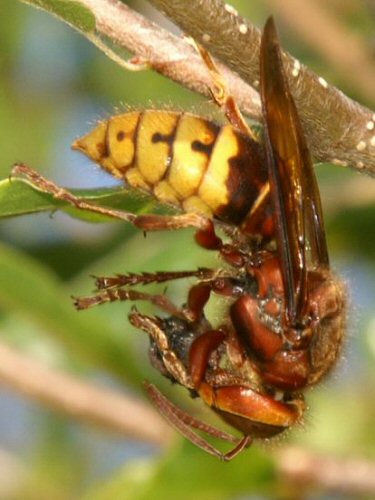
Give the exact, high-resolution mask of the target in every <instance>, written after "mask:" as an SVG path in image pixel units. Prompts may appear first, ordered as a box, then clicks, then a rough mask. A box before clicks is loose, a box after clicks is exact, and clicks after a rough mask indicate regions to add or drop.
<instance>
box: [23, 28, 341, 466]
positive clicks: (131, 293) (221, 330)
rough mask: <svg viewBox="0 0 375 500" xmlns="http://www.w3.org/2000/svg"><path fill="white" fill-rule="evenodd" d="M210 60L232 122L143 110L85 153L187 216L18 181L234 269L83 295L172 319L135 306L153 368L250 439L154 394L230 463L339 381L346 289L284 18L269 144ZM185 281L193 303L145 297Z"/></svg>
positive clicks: (265, 82)
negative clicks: (211, 253)
mask: <svg viewBox="0 0 375 500" xmlns="http://www.w3.org/2000/svg"><path fill="white" fill-rule="evenodd" d="M200 50H201V54H202V57H203V59H204V61H205V63H206V65H207V68H208V70H209V71H210V72H211V75H212V80H213V85H212V94H213V97H214V100H215V101H216V103H217V104H218V105H219V106H220V107H221V108H222V109H223V111H224V112H225V114H226V116H227V118H228V120H229V123H228V124H226V125H222V126H219V125H216V124H214V123H213V122H211V121H209V120H206V119H204V118H201V117H198V116H194V115H190V114H187V113H177V112H171V111H155V110H154V111H151V110H146V111H142V112H131V113H125V114H121V115H118V116H115V117H112V118H111V119H109V120H106V121H103V122H101V123H99V124H98V126H97V127H96V128H95V129H94V130H93V131H92V132H90V133H89V134H88V135H87V136H85V137H83V138H81V139H78V140H77V141H76V142H75V143H74V145H73V147H74V148H75V149H78V150H81V151H82V152H84V153H85V154H86V155H88V156H89V157H90V158H92V159H93V160H94V161H96V162H98V163H99V164H100V165H101V166H102V167H103V168H104V169H106V170H107V171H109V172H110V173H111V174H112V175H114V176H116V177H119V178H121V179H124V180H125V181H126V182H127V184H129V185H130V186H132V187H135V188H138V189H140V190H143V191H145V192H147V193H151V194H153V195H154V196H155V198H157V199H158V200H159V201H161V202H163V203H166V204H169V205H172V206H174V207H176V208H178V209H180V210H181V212H182V213H180V214H178V215H172V216H162V215H153V214H150V215H141V216H137V215H134V214H132V213H129V212H123V211H118V210H112V209H109V208H103V207H98V206H94V205H91V204H89V203H87V202H85V201H83V200H80V199H78V198H76V197H74V196H73V195H72V194H71V193H70V192H69V191H66V190H64V189H61V188H59V187H57V186H56V185H54V184H53V183H51V182H50V181H47V180H46V179H44V178H42V177H41V176H40V175H39V174H37V173H36V172H35V171H33V170H31V169H30V168H29V167H26V166H24V165H17V166H16V167H15V169H14V173H15V174H17V175H19V174H23V175H25V176H27V177H28V178H29V180H30V181H31V182H33V183H34V184H35V185H36V186H37V187H38V188H39V189H41V190H43V191H46V192H49V193H51V194H53V195H54V196H55V197H56V198H58V199H61V200H65V201H67V202H68V203H70V204H72V205H74V206H75V207H77V208H80V209H85V210H91V211H94V212H98V213H102V214H105V215H109V216H111V217H114V218H117V219H121V220H124V221H127V222H130V223H132V224H134V225H135V226H137V227H139V228H140V229H142V230H144V231H151V230H165V229H179V228H184V227H193V228H195V229H196V241H197V243H198V244H199V245H201V246H202V247H204V248H207V249H211V250H216V251H217V252H218V254H219V256H220V257H221V259H222V260H223V261H224V263H225V266H223V267H222V268H219V269H202V268H198V269H197V270H193V271H181V272H168V271H166V272H156V273H144V274H132V273H130V274H124V275H116V276H109V277H102V278H98V280H97V288H98V291H97V294H96V295H94V296H92V297H83V298H78V299H76V306H77V308H78V309H87V308H89V307H91V306H93V305H97V304H102V303H105V302H109V301H114V300H134V301H137V300H146V301H150V302H152V303H153V304H155V305H156V306H157V307H158V308H159V309H160V310H161V311H163V312H164V313H166V316H165V317H158V316H146V315H144V314H141V313H140V312H138V311H136V310H133V311H132V312H131V314H130V316H129V319H130V322H131V323H132V324H133V325H135V326H136V327H137V328H139V329H141V330H143V331H145V332H146V333H147V334H148V335H149V338H150V357H151V361H152V363H153V365H154V366H155V368H156V369H158V370H159V371H160V372H161V373H162V374H163V375H165V376H166V377H168V378H169V379H170V380H172V381H173V382H177V383H179V384H181V385H182V386H184V387H186V388H187V389H188V390H189V392H190V394H191V395H192V396H198V397H200V398H201V399H202V400H203V401H204V402H205V403H206V404H207V405H208V406H209V407H211V408H212V410H213V411H214V412H215V413H217V414H218V415H219V416H220V417H221V418H222V419H223V420H224V421H226V422H227V423H228V424H230V425H231V426H232V427H233V428H235V429H237V430H238V431H240V432H241V434H242V435H243V438H242V439H237V438H235V437H233V436H231V435H229V434H227V433H224V432H222V431H220V430H218V429H216V428H214V427H211V426H210V425H208V424H205V423H203V422H200V421H199V420H197V419H195V418H194V417H192V416H190V415H188V414H186V413H184V412H183V411H182V410H181V409H179V408H177V407H176V406H175V405H174V404H173V403H171V402H170V401H169V400H167V399H166V398H165V397H164V396H163V395H162V394H161V393H160V392H159V391H158V389H156V387H155V386H153V385H152V384H149V383H147V384H146V389H147V392H148V393H149V395H150V397H151V399H152V400H153V402H154V403H155V405H156V406H157V408H158V409H159V410H160V412H161V413H162V414H163V415H164V416H165V418H166V419H167V420H168V421H169V422H170V423H171V424H172V425H173V426H174V427H175V428H176V429H177V430H178V431H180V432H181V433H182V434H183V435H184V436H185V437H187V438H188V439H189V440H191V441H192V442H193V443H195V444H196V445H197V446H199V447H201V448H202V449H204V450H205V451H207V452H208V453H211V454H213V455H215V456H218V457H220V458H222V459H226V460H229V459H231V458H233V457H234V456H235V455H236V454H238V453H239V452H240V451H242V450H243V449H244V448H246V447H247V446H249V445H250V444H251V442H252V441H253V439H254V438H268V437H271V436H273V435H276V434H278V433H280V432H282V431H284V430H285V429H288V428H289V427H290V426H292V425H293V424H296V423H298V422H300V421H301V420H302V416H303V413H304V408H305V403H304V396H303V391H304V390H305V389H306V388H308V387H310V386H312V385H314V384H316V383H317V382H318V381H319V380H320V379H321V378H322V377H323V376H324V375H325V374H326V373H328V372H329V370H330V369H331V368H332V367H333V365H334V363H335V361H336V359H337V357H338V354H339V351H340V346H341V344H342V338H343V333H344V329H345V290H344V286H343V284H342V283H341V282H340V281H339V280H338V279H337V278H336V277H335V276H334V275H333V274H332V272H331V270H330V265H329V258H328V250H327V243H326V238H325V231H324V223H323V217H322V209H321V203H320V195H319V190H318V186H317V182H316V179H315V174H314V171H313V166H312V162H311V158H310V154H309V151H308V148H307V145H306V140H305V137H304V134H303V130H302V127H301V124H300V120H299V117H298V113H297V110H296V106H295V104H294V101H293V98H292V96H291V93H290V91H289V87H288V83H287V79H286V76H285V74H284V70H283V66H282V60H281V54H280V48H279V42H278V38H277V34H276V30H275V26H274V23H273V20H272V18H271V19H269V20H268V21H267V23H266V25H265V28H264V31H263V35H262V41H261V50H260V90H261V101H262V109H263V117H264V133H263V139H262V140H259V141H258V140H256V139H255V138H254V136H253V134H252V133H251V131H250V130H249V128H248V126H247V124H246V122H245V120H244V119H243V117H242V115H241V113H240V111H239V110H238V108H237V106H236V103H235V101H234V99H233V98H232V96H231V95H230V94H229V93H228V91H227V89H226V86H225V83H224V82H223V81H222V79H221V76H220V74H219V73H218V71H217V70H216V67H215V64H214V62H213V61H212V60H211V58H210V56H209V54H208V53H207V52H205V51H204V50H203V49H200ZM217 230H221V232H222V233H223V236H222V237H221V236H218V235H217ZM186 277H195V278H196V279H197V282H196V283H195V284H194V285H193V286H191V288H190V289H189V291H188V294H187V299H186V303H185V304H184V305H183V306H181V307H180V306H177V305H176V304H174V303H173V301H171V300H170V299H169V298H168V297H167V296H166V295H165V294H160V295H153V294H149V293H146V292H143V291H142V292H141V291H139V290H136V289H134V288H133V287H134V286H135V285H146V284H148V283H151V282H156V283H163V282H166V281H170V280H174V279H182V278H186ZM212 294H217V295H220V296H224V297H227V298H228V302H227V311H226V313H225V314H224V318H223V319H222V320H220V321H219V322H218V324H215V323H214V321H209V320H208V318H207V317H206V314H205V307H206V305H207V303H208V301H209V300H210V296H211V295H212ZM196 430H198V431H200V432H201V433H205V434H208V435H210V436H213V437H216V438H219V439H222V440H224V441H228V442H233V443H235V444H234V448H233V449H232V450H230V451H229V452H228V453H222V452H221V451H219V450H218V449H217V448H215V447H214V446H213V445H212V444H210V443H209V442H208V441H207V440H206V439H205V438H203V437H202V436H201V434H199V433H197V432H196Z"/></svg>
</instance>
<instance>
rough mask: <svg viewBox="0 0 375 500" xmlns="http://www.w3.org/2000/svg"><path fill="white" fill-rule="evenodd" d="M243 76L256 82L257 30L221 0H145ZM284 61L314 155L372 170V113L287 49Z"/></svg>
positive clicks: (374, 169)
mask: <svg viewBox="0 0 375 500" xmlns="http://www.w3.org/2000/svg"><path fill="white" fill-rule="evenodd" d="M150 1H151V3H152V4H153V5H155V7H157V8H159V9H160V10H161V11H163V12H164V13H165V14H166V15H167V16H168V17H170V18H171V20H172V21H174V22H175V23H176V24H178V25H179V26H180V27H181V28H182V29H183V30H184V31H185V32H186V33H188V34H190V35H191V36H193V37H194V38H195V39H196V40H198V41H199V42H201V43H202V44H204V45H205V46H206V47H207V48H208V49H209V50H210V51H211V52H212V53H213V54H214V55H216V56H217V57H218V58H220V59H221V60H222V61H223V62H225V63H226V64H228V66H229V67H230V68H231V69H232V70H234V71H236V72H237V73H238V74H239V75H240V76H241V77H242V78H243V79H244V80H245V81H246V82H250V83H251V84H252V85H253V86H255V87H256V86H257V83H258V82H259V76H258V74H259V71H258V66H259V63H258V56H259V43H260V33H259V31H258V30H257V29H256V28H254V27H253V26H252V25H251V24H249V23H248V21H246V19H244V18H243V17H241V16H239V15H238V13H237V12H236V11H235V9H233V8H232V7H230V6H228V4H225V3H224V2H222V1H221V0H206V1H204V2H202V1H200V0H189V2H186V1H184V0H150ZM284 62H285V65H286V69H287V73H288V74H289V76H290V80H289V81H290V85H291V90H292V93H293V95H294V98H295V100H296V104H297V107H298V109H299V111H300V115H301V118H302V122H303V125H304V128H305V131H306V135H307V139H308V142H309V146H310V148H311V150H312V153H313V155H314V156H315V158H316V159H317V160H318V161H330V162H332V163H336V164H338V165H343V166H349V165H350V166H351V167H353V168H356V169H359V170H363V171H364V172H367V173H369V174H371V175H375V114H374V113H373V111H371V110H369V109H367V108H365V107H363V106H361V105H360V104H358V103H356V102H354V101H352V100H351V99H350V98H348V97H347V96H345V95H344V94H343V93H342V92H340V91H339V90H337V89H336V88H335V87H333V86H331V85H328V84H327V82H326V81H325V80H324V79H323V78H321V77H318V76H317V75H315V74H314V73H313V72H312V71H310V70H309V69H308V68H306V67H305V66H303V65H302V64H301V63H300V62H299V61H297V60H296V59H294V58H293V57H292V56H290V55H289V54H287V53H284Z"/></svg>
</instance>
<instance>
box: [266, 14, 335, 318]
mask: <svg viewBox="0 0 375 500" xmlns="http://www.w3.org/2000/svg"><path fill="white" fill-rule="evenodd" d="M260 87H261V99H262V107H263V115H264V117H265V145H266V156H267V166H268V172H269V180H270V188H271V199H272V203H273V206H274V209H275V222H276V239H277V245H278V252H279V255H280V260H281V268H282V275H283V282H284V288H285V297H286V310H287V314H288V319H289V321H290V322H291V323H292V324H296V325H297V324H299V323H301V322H303V320H304V317H305V314H306V305H307V269H306V265H307V245H309V246H310V250H309V254H310V257H311V262H310V264H313V265H314V266H315V265H316V266H318V265H320V266H321V265H323V266H326V265H327V266H328V253H327V245H326V241H325V234H324V227H323V219H322V212H321V205H320V197H319V191H318V187H317V183H316V179H315V174H314V171H313V166H312V162H311V158H310V154H309V151H308V149H307V145H306V140H305V137H304V135H303V131H302V127H301V123H300V120H299V117H298V114H297V110H296V106H295V104H294V101H293V98H292V96H291V94H290V91H289V87H288V83H287V81H286V77H285V75H284V71H283V66H282V61H281V53H280V47H279V41H278V37H277V33H276V28H275V25H274V22H273V19H272V18H269V19H268V21H267V23H266V25H265V27H264V31H263V36H262V42H261V52H260Z"/></svg>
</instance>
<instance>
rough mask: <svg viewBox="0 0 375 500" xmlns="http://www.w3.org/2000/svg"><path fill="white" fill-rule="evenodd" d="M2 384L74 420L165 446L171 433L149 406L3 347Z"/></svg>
mask: <svg viewBox="0 0 375 500" xmlns="http://www.w3.org/2000/svg"><path fill="white" fill-rule="evenodd" d="M0 382H1V383H3V384H5V385H7V386H9V387H11V388H12V389H15V390H16V391H18V392H20V393H21V394H23V395H25V396H27V397H30V398H31V399H33V400H34V401H38V402H39V403H41V404H43V405H45V406H47V407H48V408H51V409H53V410H56V411H59V412H60V413H63V414H65V415H68V416H69V417H72V418H74V419H77V420H80V421H83V422H86V423H87V422H89V423H90V424H94V425H99V426H101V427H104V428H106V429H109V430H111V431H112V432H117V433H120V434H121V435H122V436H128V437H130V438H131V439H137V440H142V441H147V442H151V443H155V444H159V445H160V444H163V445H165V444H166V443H167V441H168V439H169V437H170V436H171V435H172V431H171V429H170V428H169V426H168V425H167V424H166V423H165V422H164V420H163V419H162V418H161V417H160V416H159V415H158V414H157V413H156V412H155V411H154V410H153V409H152V408H151V407H150V406H148V405H146V404H144V403H142V402H141V401H138V400H136V399H135V398H131V397H130V396H129V395H126V396H125V395H123V394H119V393H117V392H114V391H111V390H109V389H105V388H104V387H98V386H95V385H93V384H90V383H87V382H83V381H81V380H79V379H77V378H75V377H73V376H71V375H68V374H66V373H62V372H58V371H57V370H55V369H52V368H48V367H46V366H44V365H43V364H42V363H40V362H39V361H37V360H33V359H32V358H30V356H27V355H26V354H22V353H20V352H17V351H16V350H14V349H12V348H11V347H9V346H7V345H6V344H5V343H0Z"/></svg>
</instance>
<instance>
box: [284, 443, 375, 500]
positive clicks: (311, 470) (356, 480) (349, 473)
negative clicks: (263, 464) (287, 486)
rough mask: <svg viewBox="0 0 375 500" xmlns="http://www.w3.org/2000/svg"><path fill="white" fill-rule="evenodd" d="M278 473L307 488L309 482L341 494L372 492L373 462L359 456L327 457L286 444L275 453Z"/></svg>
mask: <svg viewBox="0 0 375 500" xmlns="http://www.w3.org/2000/svg"><path fill="white" fill-rule="evenodd" d="M276 459H277V463H278V468H279V471H280V472H281V474H282V477H283V478H285V479H287V480H289V481H291V482H292V483H293V484H294V485H295V486H296V487H297V488H299V495H298V498H301V496H300V495H301V488H303V489H304V490H305V491H310V492H311V486H317V487H319V488H324V490H325V491H332V492H338V493H344V494H345V495H348V494H350V495H373V494H374V493H375V463H374V462H373V461H370V460H364V459H359V458H337V457H335V458H334V457H327V456H326V455H319V454H315V453H311V452H308V451H306V450H303V449H301V448H297V447H287V448H284V449H283V450H282V451H279V452H278V453H277V454H276Z"/></svg>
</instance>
